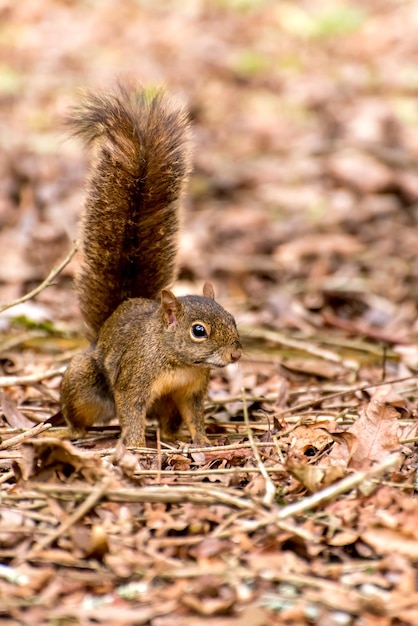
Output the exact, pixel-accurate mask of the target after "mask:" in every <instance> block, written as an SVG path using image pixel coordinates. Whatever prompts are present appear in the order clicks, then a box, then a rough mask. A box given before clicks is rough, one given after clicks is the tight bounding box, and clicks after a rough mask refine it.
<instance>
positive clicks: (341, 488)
mask: <svg viewBox="0 0 418 626" xmlns="http://www.w3.org/2000/svg"><path fill="white" fill-rule="evenodd" d="M400 463H401V455H400V454H399V453H396V454H390V455H389V456H388V457H387V458H386V459H385V460H384V461H382V463H379V464H378V465H375V466H374V467H371V468H370V469H369V470H366V471H363V472H356V473H355V474H352V475H351V476H347V477H346V478H343V479H342V480H339V481H338V482H337V483H334V484H333V485H329V487H325V489H321V491H317V492H316V493H314V494H312V495H311V496H307V497H306V498H302V500H298V502H293V503H292V504H288V505H287V506H285V507H283V508H282V509H281V510H280V511H279V512H278V513H277V514H275V516H274V517H275V519H276V520H278V521H280V520H283V519H285V518H286V517H290V516H291V515H299V514H300V513H304V512H305V511H307V510H309V509H313V508H315V507H317V506H318V505H319V504H323V503H324V502H325V501H327V500H331V499H332V498H335V497H336V496H339V495H340V494H342V493H345V492H346V491H350V490H351V489H353V488H354V487H357V485H359V484H360V483H362V482H364V481H365V480H369V479H371V478H373V477H375V476H378V475H379V474H383V473H384V472H387V471H389V470H391V469H394V468H395V467H396V466H398V465H399V464H400Z"/></svg>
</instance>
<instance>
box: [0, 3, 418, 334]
mask: <svg viewBox="0 0 418 626" xmlns="http://www.w3.org/2000/svg"><path fill="white" fill-rule="evenodd" d="M417 32H418V4H417V3H416V2H414V1H413V0H411V1H399V0H385V1H384V0H361V1H360V0H358V1H346V2H344V1H342V0H337V1H335V0H333V1H331V0H305V1H303V0H302V1H298V2H292V1H289V2H286V1H274V0H162V1H158V2H153V1H152V0H124V2H120V1H119V0H101V1H100V2H94V1H91V0H61V1H59V0H42V2H37V1H35V0H22V1H19V2H16V1H15V0H0V227H1V229H0V250H1V264H0V299H1V301H3V302H7V301H9V300H11V299H12V298H15V297H18V296H20V295H22V294H23V293H25V292H26V291H28V290H29V289H30V288H32V287H33V286H35V285H36V284H38V283H39V282H40V281H41V280H42V279H43V278H45V277H46V275H47V273H48V271H49V270H50V269H51V267H52V266H53V265H54V264H56V263H57V262H58V261H60V260H61V259H63V258H64V257H65V255H66V253H67V252H68V250H69V249H70V247H71V245H72V240H73V239H75V237H76V232H77V226H76V224H77V218H78V215H79V212H80V209H81V207H82V203H83V182H84V179H85V175H86V167H87V157H86V155H85V153H84V152H83V150H82V149H81V146H80V145H79V144H78V143H77V142H74V141H73V140H70V139H68V138H67V137H66V135H65V132H64V131H63V130H62V121H63V119H64V118H65V114H66V110H67V109H68V108H69V107H70V106H71V105H72V104H73V103H74V102H75V100H76V98H77V92H78V91H79V90H80V88H83V87H88V88H94V87H96V86H97V87H100V88H103V87H106V86H110V87H111V86H112V85H113V84H114V81H115V80H116V79H117V78H124V77H126V78H128V79H130V80H133V81H137V82H138V83H141V84H143V85H165V86H166V87H167V89H168V90H169V91H170V92H172V93H173V94H174V95H175V96H176V97H177V98H179V99H180V100H182V101H184V102H185V103H186V104H187V105H188V107H189V109H190V112H191V116H192V119H193V124H194V146H195V147H194V173H193V177H192V180H191V183H190V193H189V195H188V198H187V202H186V211H185V218H184V230H183V234H182V242H181V259H182V269H181V274H180V281H179V285H178V289H177V291H178V292H179V291H180V292H181V291H182V290H188V291H189V290H197V289H200V285H201V282H202V281H203V280H205V279H211V280H213V281H214V283H215V286H216V290H217V294H218V296H219V299H220V300H221V302H222V303H223V304H225V305H226V306H227V307H228V308H230V309H231V310H232V311H233V312H234V313H235V314H236V315H237V317H238V319H239V320H240V322H241V323H243V324H244V325H250V326H252V327H255V326H261V325H268V326H270V327H273V328H275V327H277V328H282V329H283V328H287V329H292V331H295V332H302V333H304V334H305V335H306V334H308V335H309V334H313V333H320V332H325V333H326V332H328V331H329V329H332V330H333V332H334V331H335V332H340V331H341V332H345V333H359V332H360V333H364V334H366V335H369V336H371V337H377V338H378V339H382V340H383V341H386V340H387V341H389V342H395V343H396V342H402V341H403V340H404V339H405V338H407V337H410V336H411V334H413V333H416V331H417V325H416V312H417V311H416V309H417V277H418V260H417V242H418V236H417V224H416V215H417V210H418V206H417V201H418V167H417V155H418V125H417V121H418V37H417ZM76 268H77V258H75V259H74V260H73V261H72V262H71V264H70V265H69V266H68V267H67V268H66V269H65V271H64V272H63V274H62V276H60V277H59V279H57V281H56V284H55V285H54V286H53V287H50V288H48V289H46V290H44V291H43V292H42V293H41V294H40V295H39V296H38V298H37V299H36V302H32V303H31V304H30V309H29V308H27V307H28V305H26V308H24V309H23V313H24V315H27V316H34V317H35V318H36V317H37V316H38V317H40V318H46V319H51V320H53V321H54V323H57V324H63V325H64V327H65V326H66V325H67V326H70V327H77V326H79V325H80V318H79V314H78V308H77V304H76V302H75V298H74V295H73V293H72V292H71V282H72V276H73V273H74V271H76Z"/></svg>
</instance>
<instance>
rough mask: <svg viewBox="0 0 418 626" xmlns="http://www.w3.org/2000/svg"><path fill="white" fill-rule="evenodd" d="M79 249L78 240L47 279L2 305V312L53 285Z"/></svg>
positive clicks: (0, 308) (0, 307)
mask: <svg viewBox="0 0 418 626" xmlns="http://www.w3.org/2000/svg"><path fill="white" fill-rule="evenodd" d="M77 250H78V242H77V241H76V242H75V243H74V244H73V247H72V248H71V250H70V251H69V253H68V254H67V256H66V257H65V259H64V260H63V261H62V262H61V263H60V264H59V265H57V266H56V267H53V268H52V270H51V271H50V272H49V274H48V276H47V277H46V278H45V280H43V281H42V282H41V284H40V285H38V286H37V287H35V289H32V291H29V293H26V294H25V295H24V296H22V297H21V298H17V300H12V302H8V303H7V304H3V305H1V306H0V313H3V312H4V311H7V309H11V308H12V307H13V306H16V305H17V304H22V302H26V301H27V300H30V299H31V298H34V297H35V296H37V295H38V293H40V292H41V291H42V290H43V289H45V288H46V287H49V286H50V285H51V283H52V281H53V280H54V278H55V277H56V276H58V274H59V273H60V272H62V270H63V269H64V267H65V266H66V265H68V263H69V262H70V261H71V259H72V258H73V256H74V255H75V253H76V252H77Z"/></svg>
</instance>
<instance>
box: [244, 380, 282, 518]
mask: <svg viewBox="0 0 418 626" xmlns="http://www.w3.org/2000/svg"><path fill="white" fill-rule="evenodd" d="M241 393H242V403H243V408H244V421H245V426H246V428H247V435H248V441H249V442H250V445H251V449H252V452H253V455H254V457H255V460H256V461H257V465H258V467H259V470H260V472H261V475H262V476H263V478H264V482H265V487H266V491H265V494H264V497H263V504H266V505H268V506H269V505H270V504H271V503H272V502H273V500H274V496H275V495H276V487H275V485H274V483H273V481H272V480H271V478H270V476H269V475H268V473H267V471H266V468H265V466H264V463H263V461H262V460H261V455H260V452H259V450H258V448H257V446H256V445H254V444H255V441H254V437H253V432H252V430H251V426H250V419H249V417H248V407H247V401H246V398H245V389H242V390H241Z"/></svg>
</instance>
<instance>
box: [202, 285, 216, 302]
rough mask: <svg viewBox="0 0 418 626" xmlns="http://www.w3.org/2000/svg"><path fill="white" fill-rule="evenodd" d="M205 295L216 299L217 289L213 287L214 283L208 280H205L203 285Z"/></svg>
mask: <svg viewBox="0 0 418 626" xmlns="http://www.w3.org/2000/svg"><path fill="white" fill-rule="evenodd" d="M203 295H204V296H206V298H210V299H211V300H215V290H214V289H213V285H212V283H209V282H207V281H206V282H205V284H204V285H203Z"/></svg>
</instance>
